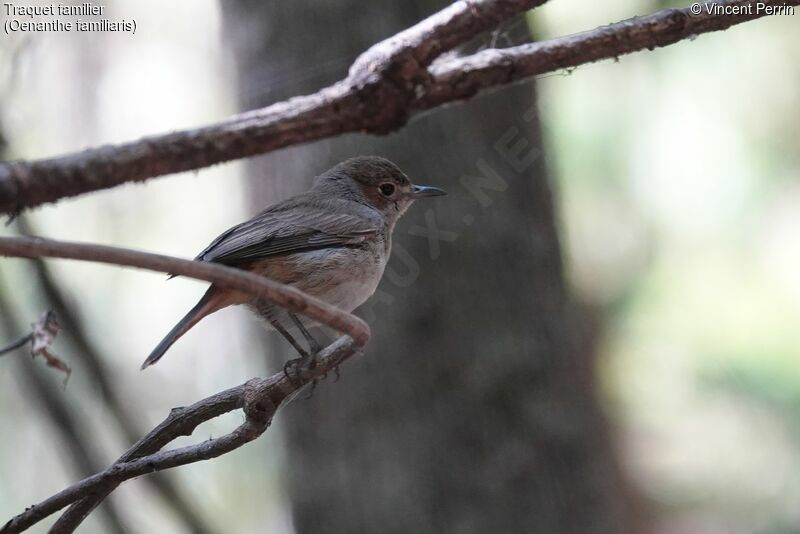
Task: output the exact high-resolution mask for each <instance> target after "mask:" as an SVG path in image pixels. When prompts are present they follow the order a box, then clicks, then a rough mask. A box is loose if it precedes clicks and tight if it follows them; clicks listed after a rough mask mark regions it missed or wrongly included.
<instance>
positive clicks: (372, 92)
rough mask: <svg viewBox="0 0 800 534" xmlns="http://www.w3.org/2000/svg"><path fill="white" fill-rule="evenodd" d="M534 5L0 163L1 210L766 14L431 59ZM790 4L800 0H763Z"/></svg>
mask: <svg viewBox="0 0 800 534" xmlns="http://www.w3.org/2000/svg"><path fill="white" fill-rule="evenodd" d="M544 2H545V0H470V1H460V2H456V3H454V4H452V5H450V6H448V7H447V8H445V9H444V10H442V11H440V12H439V13H437V14H435V15H433V16H431V17H429V18H428V19H426V20H424V21H422V22H420V23H419V24H417V25H415V26H413V27H412V28H410V29H408V30H406V31H404V32H402V33H400V34H398V35H396V36H394V37H392V38H389V39H387V40H386V41H383V42H381V43H379V44H377V45H375V46H373V47H372V48H370V49H369V50H368V51H367V52H365V53H364V54H363V55H362V56H361V57H360V58H358V59H357V60H356V61H355V63H354V64H353V67H352V68H351V69H350V73H349V75H348V76H347V78H345V79H344V80H342V81H340V82H338V83H336V84H334V85H331V86H329V87H326V88H325V89H322V90H320V91H319V92H317V93H314V94H311V95H307V96H301V97H296V98H292V99H290V100H287V101H285V102H280V103H277V104H273V105H271V106H268V107H266V108H263V109H259V110H255V111H252V112H248V113H244V114H241V115H235V116H233V117H230V118H229V119H227V120H225V121H223V122H220V123H218V124H213V125H210V126H206V127H203V128H197V129H190V130H184V131H178V132H174V133H170V134H166V135H160V136H152V137H146V138H144V139H141V140H139V141H134V142H130V143H125V144H121V145H111V146H105V147H100V148H94V149H90V150H86V151H83V152H78V153H75V154H70V155H66V156H61V157H56V158H51V159H43V160H37V161H16V162H7V163H2V164H0V212H6V213H14V212H16V211H18V210H21V209H24V208H29V207H33V206H38V205H41V204H44V203H46V202H53V201H56V200H58V199H61V198H65V197H71V196H76V195H81V194H84V193H88V192H91V191H97V190H100V189H106V188H110V187H114V186H117V185H120V184H123V183H126V182H137V181H143V180H147V179H149V178H152V177H155V176H161V175H165V174H171V173H176V172H182V171H187V170H194V169H199V168H203V167H207V166H211V165H214V164H217V163H222V162H225V161H230V160H233V159H238V158H243V157H248V156H253V155H257V154H264V153H266V152H270V151H273V150H276V149H278V148H283V147H287V146H290V145H297V144H301V143H307V142H310V141H315V140H318V139H323V138H327V137H333V136H336V135H339V134H342V133H347V132H368V133H373V134H384V133H387V132H390V131H393V130H397V129H399V128H401V127H402V126H403V125H404V124H405V123H406V122H407V120H408V119H409V118H410V117H411V116H413V115H415V114H418V113H420V112H423V111H426V110H429V109H432V108H435V107H438V106H440V105H442V104H445V103H447V102H454V101H458V100H464V99H468V98H470V97H472V96H474V95H475V94H477V93H480V92H483V91H486V90H489V89H493V88H497V87H500V86H502V85H505V84H509V83H512V82H515V81H519V80H523V79H525V78H529V77H531V76H535V75H539V74H544V73H547V72H552V71H555V70H558V69H562V68H565V67H575V66H578V65H582V64H585V63H590V62H593V61H598V60H601V59H607V58H615V57H618V56H620V55H623V54H628V53H631V52H635V51H638V50H644V49H653V48H656V47H659V46H666V45H668V44H671V43H675V42H677V41H679V40H681V39H686V38H690V37H693V36H696V35H698V34H701V33H706V32H711V31H718V30H723V29H726V28H729V27H730V26H732V25H734V24H739V23H741V22H745V21H748V20H751V19H754V18H759V17H761V16H765V12H764V11H760V12H759V11H757V10H756V8H755V6H756V4H759V2H756V1H754V0H735V1H732V2H728V4H729V5H735V6H752V9H753V11H752V14H750V15H726V14H717V13H713V12H712V13H708V12H706V11H703V12H702V13H701V14H700V15H692V14H691V13H690V12H689V11H688V10H686V9H683V10H676V9H668V10H663V11H660V12H657V13H655V14H653V15H650V16H647V17H642V18H635V19H631V20H628V21H625V22H621V23H618V24H613V25H611V26H606V27H602V28H598V29H596V30H592V31H589V32H585V33H582V34H578V35H574V36H569V37H561V38H558V39H554V40H551V41H543V42H539V43H534V44H531V45H523V46H520V47H514V48H510V49H503V50H498V49H492V50H484V51H482V52H479V53H477V54H475V55H472V56H468V57H464V58H456V59H449V60H447V61H441V62H439V63H436V64H434V65H433V66H432V68H430V69H429V68H428V67H429V65H430V64H431V62H433V60H435V59H436V58H437V57H439V56H440V55H441V54H442V53H443V52H445V51H447V50H450V49H452V48H454V47H456V46H458V45H460V44H462V43H464V42H466V41H468V40H469V39H470V38H472V37H474V36H475V35H476V34H477V33H480V32H481V31H485V30H488V29H491V28H493V27H494V26H496V25H497V24H499V23H501V22H503V21H504V20H507V19H509V18H511V17H513V16H514V15H517V14H519V13H521V12H523V11H525V10H527V9H530V8H533V7H536V6H538V5H541V4H543V3H544ZM760 3H762V4H764V5H766V6H780V5H787V6H796V5H800V0H787V1H783V0H766V1H764V2H760Z"/></svg>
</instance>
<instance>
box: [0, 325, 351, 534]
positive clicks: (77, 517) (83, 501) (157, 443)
mask: <svg viewBox="0 0 800 534" xmlns="http://www.w3.org/2000/svg"><path fill="white" fill-rule="evenodd" d="M358 350H359V346H358V344H356V343H355V342H354V341H353V340H352V339H351V338H350V337H347V336H342V337H340V338H338V339H337V340H336V341H334V342H333V343H332V344H331V345H329V346H328V347H326V348H325V349H323V350H322V351H321V352H320V354H319V355H318V357H317V360H316V362H312V361H310V360H309V361H305V362H303V363H301V364H300V365H299V366H298V367H297V368H296V369H295V371H294V372H293V373H291V377H288V376H287V375H286V373H283V372H279V373H276V374H275V375H273V376H271V377H270V378H264V379H261V378H256V379H252V380H250V381H248V382H246V383H244V384H241V385H240V386H237V387H234V388H231V389H229V390H226V391H223V392H221V393H218V394H216V395H212V396H211V397H208V398H206V399H203V400H201V401H199V402H196V403H195V404H193V405H191V406H188V407H185V408H175V409H173V410H172V411H171V412H170V414H169V416H168V417H167V418H166V419H165V420H164V421H163V422H162V423H161V424H160V425H158V426H157V427H156V428H155V429H153V430H152V431H151V432H150V433H149V434H148V435H147V436H145V437H144V438H142V439H141V440H140V441H139V442H138V443H137V444H136V445H134V446H133V447H132V448H131V449H130V450H129V451H128V452H126V453H125V454H124V455H122V456H121V457H120V458H119V460H117V461H116V462H115V463H114V464H113V465H112V466H111V467H109V468H108V469H106V470H105V471H103V472H101V473H98V474H96V475H93V476H91V477H88V478H86V479H84V480H81V481H80V482H77V483H75V484H73V485H71V486H69V487H68V488H66V489H64V490H62V491H60V492H58V493H56V494H55V495H53V496H52V497H49V498H48V499H45V500H44V501H42V502H40V503H38V504H35V505H33V506H31V507H29V508H27V509H26V510H25V511H24V512H22V513H21V514H19V515H18V516H16V517H14V518H13V519H11V520H10V521H9V522H8V523H7V524H6V525H5V526H4V527H2V528H0V534H14V533H19V532H22V531H24V530H26V529H28V528H30V527H31V526H32V525H35V524H36V523H38V522H39V521H41V520H42V519H44V518H46V517H47V516H49V515H51V514H53V513H55V512H57V511H58V510H60V509H62V508H64V507H65V506H69V505H70V504H73V503H76V504H74V505H73V507H72V508H70V510H68V511H67V512H65V514H64V515H63V516H62V517H61V518H60V519H59V521H58V522H57V523H56V524H55V525H54V526H53V530H52V532H73V531H74V529H75V528H76V527H77V526H78V525H79V524H80V522H81V521H82V520H83V519H84V518H85V517H86V515H88V513H89V512H90V511H91V510H92V509H93V508H94V507H95V506H96V505H97V503H99V502H101V501H102V500H103V499H104V498H105V497H106V496H107V495H108V494H109V493H111V492H112V491H113V490H114V489H115V488H116V487H118V486H119V485H120V484H121V483H122V482H124V481H125V480H129V479H131V478H135V477H138V476H141V475H145V474H148V473H153V472H156V471H161V470H164V469H170V468H173V467H178V466H181V465H186V464H190V463H194V462H199V461H202V460H208V459H210V458H215V457H217V456H219V455H221V454H225V453H227V452H230V451H232V450H235V449H237V448H239V447H241V446H242V445H244V444H246V443H249V442H250V441H252V440H254V439H256V438H257V437H259V436H260V435H261V434H262V433H263V432H264V431H265V430H266V429H267V428H268V426H269V424H270V423H271V421H272V418H273V416H274V415H275V412H276V411H277V410H278V408H279V407H281V406H282V405H284V404H285V403H287V402H289V401H290V400H291V399H293V398H294V397H295V396H296V394H297V393H298V392H299V391H300V390H301V389H302V388H303V387H305V386H306V385H308V384H309V383H311V382H313V381H314V380H315V379H319V378H320V377H322V376H323V375H325V374H326V373H329V372H331V371H332V370H333V369H334V368H336V367H337V366H338V365H340V364H341V363H342V362H343V361H344V360H345V359H347V358H349V357H350V356H351V355H353V354H355V353H356V352H357V351H358ZM237 409H242V410H243V411H244V414H245V422H244V423H243V424H242V425H240V426H239V427H237V428H236V429H234V430H233V431H232V432H230V433H229V434H226V435H223V436H221V437H219V438H215V439H211V440H207V441H204V442H202V443H199V444H196V445H190V446H188V447H182V448H179V449H173V450H169V451H163V452H159V451H160V450H161V449H162V448H163V447H164V446H166V445H167V444H169V443H170V442H172V441H173V440H175V439H176V438H178V437H180V436H188V435H191V434H192V432H193V431H194V429H195V428H197V427H198V426H199V425H200V424H202V423H204V422H206V421H209V420H211V419H213V418H215V417H218V416H220V415H222V414H225V413H228V412H231V411H234V410H237Z"/></svg>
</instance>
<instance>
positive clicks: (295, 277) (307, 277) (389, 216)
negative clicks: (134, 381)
mask: <svg viewBox="0 0 800 534" xmlns="http://www.w3.org/2000/svg"><path fill="white" fill-rule="evenodd" d="M445 194H446V193H445V192H444V191H442V190H441V189H437V188H435V187H429V186H421V185H414V184H412V183H411V182H410V181H409V179H408V177H407V176H406V175H405V174H403V172H402V171H401V170H400V169H399V168H398V167H397V166H396V165H395V164H394V163H392V162H391V161H389V160H386V159H384V158H380V157H376V156H363V157H357V158H352V159H349V160H347V161H344V162H342V163H340V164H338V165H336V166H335V167H333V168H332V169H329V170H327V171H325V172H324V173H323V174H322V175H320V176H318V177H317V179H316V180H315V182H314V185H313V187H312V188H311V189H310V190H309V191H308V192H306V193H303V194H300V195H297V196H295V197H292V198H289V199H287V200H284V201H283V202H279V203H278V204H275V205H274V206H270V207H269V208H267V209H265V210H264V211H262V212H261V213H259V214H258V215H256V216H255V217H254V218H252V219H250V220H249V221H246V222H243V223H242V224H239V225H237V226H234V227H233V228H231V229H230V230H228V231H227V232H225V233H223V234H222V235H220V236H219V237H218V238H216V239H215V240H214V241H212V242H211V244H210V245H209V246H208V247H206V249H205V250H203V251H202V252H201V253H200V254H199V255H198V256H197V257H196V258H195V259H196V260H199V261H209V262H214V263H221V264H223V265H228V266H231V267H237V268H239V269H245V270H247V271H250V272H253V273H256V274H259V275H262V276H266V277H268V278H271V279H272V280H275V281H278V282H281V283H284V284H287V285H290V286H293V287H295V288H297V289H299V290H301V291H304V292H306V293H308V294H309V295H312V296H315V297H317V298H319V299H321V300H323V301H325V302H328V303H329V304H333V305H334V306H337V307H339V308H341V309H343V310H345V311H347V312H350V311H353V310H354V309H355V308H357V307H358V306H360V305H361V304H363V303H364V302H365V301H366V300H367V299H368V298H369V297H370V296H371V295H372V294H373V293H374V292H375V288H377V287H378V282H379V281H380V279H381V276H383V270H384V267H386V262H387V261H388V259H389V254H390V251H391V247H392V231H393V230H394V227H395V223H397V220H398V219H399V218H400V217H401V216H402V215H403V214H404V213H405V212H406V210H407V209H408V207H409V206H410V205H411V204H412V202H414V201H415V200H417V199H419V198H426V197H434V196H439V195H445ZM236 304H245V305H247V306H249V307H250V308H251V310H252V311H253V312H254V313H256V314H258V315H259V316H261V317H263V318H264V319H266V320H267V321H268V322H269V324H270V325H272V327H273V328H274V329H275V330H277V331H278V332H280V334H281V335H283V337H285V338H286V339H287V341H289V343H291V344H292V346H293V347H294V348H295V349H296V350H297V352H298V353H300V355H301V356H303V357H306V356H309V355H313V354H315V353H316V352H318V351H319V348H320V347H319V344H318V343H317V342H316V341H315V340H314V338H313V337H312V336H311V335H310V334H309V333H308V330H307V327H308V326H310V325H307V324H304V323H303V320H301V319H300V318H299V317H298V316H297V315H296V314H294V313H291V312H289V311H287V310H284V309H282V308H280V307H278V306H276V305H274V304H271V303H269V302H266V301H263V300H259V299H255V298H254V297H252V296H251V295H248V294H245V293H243V292H240V291H235V290H230V289H225V288H221V287H216V286H214V285H212V286H211V287H210V288H209V289H208V291H206V293H205V295H203V297H202V298H201V299H200V301H199V302H198V303H197V305H195V307H194V308H192V309H191V310H190V311H189V313H187V314H186V316H185V317H184V318H183V319H181V320H180V321H179V322H178V324H177V325H175V327H174V328H173V329H172V330H171V331H170V332H169V333H168V334H167V336H166V337H165V338H164V339H163V340H162V341H161V343H159V344H158V346H157V347H156V348H155V349H153V352H152V353H150V356H148V357H147V359H146V360H145V361H144V363H143V364H142V369H144V368H145V367H148V366H150V365H152V364H154V363H155V362H157V361H158V360H159V359H160V358H161V357H162V356H163V355H164V353H165V352H166V351H167V349H169V348H170V346H172V344H173V343H175V341H176V340H177V339H178V338H180V337H181V336H182V335H184V334H185V333H186V332H187V331H188V330H189V329H190V328H192V327H193V326H194V325H196V324H197V323H198V322H199V321H200V320H201V319H202V318H203V317H205V316H207V315H210V314H212V313H214V312H217V311H219V310H221V309H223V308H226V307H228V306H233V305H236ZM287 324H293V325H294V326H295V327H296V328H297V329H298V330H299V331H300V333H301V334H302V335H303V337H305V339H306V341H307V342H308V344H309V349H310V353H309V352H307V351H306V350H305V349H304V348H303V347H302V346H301V345H300V343H298V342H297V340H296V339H295V338H294V336H292V335H291V334H290V333H289V330H288V329H287Z"/></svg>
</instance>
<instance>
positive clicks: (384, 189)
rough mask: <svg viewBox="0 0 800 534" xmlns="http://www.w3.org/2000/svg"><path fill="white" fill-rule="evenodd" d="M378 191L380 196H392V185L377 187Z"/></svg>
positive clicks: (386, 184)
mask: <svg viewBox="0 0 800 534" xmlns="http://www.w3.org/2000/svg"><path fill="white" fill-rule="evenodd" d="M378 189H379V190H380V192H381V195H383V196H385V197H390V196H392V195H393V194H394V184H390V183H385V184H381V185H379V186H378Z"/></svg>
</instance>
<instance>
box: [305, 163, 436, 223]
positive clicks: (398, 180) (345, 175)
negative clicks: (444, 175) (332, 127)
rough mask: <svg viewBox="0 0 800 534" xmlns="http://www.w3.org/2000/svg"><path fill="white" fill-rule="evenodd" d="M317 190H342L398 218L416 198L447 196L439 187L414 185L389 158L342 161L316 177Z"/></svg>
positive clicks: (393, 218) (391, 216) (391, 217)
mask: <svg viewBox="0 0 800 534" xmlns="http://www.w3.org/2000/svg"><path fill="white" fill-rule="evenodd" d="M315 188H317V189H328V188H331V189H333V190H341V191H343V192H346V194H347V195H348V196H351V197H352V198H353V200H357V201H359V202H362V203H365V204H368V205H370V206H372V207H374V208H375V209H377V210H379V211H380V212H382V213H383V214H384V216H386V217H388V218H390V219H391V220H396V219H397V218H399V217H400V216H401V215H403V213H405V212H406V210H407V209H408V207H409V206H410V205H411V204H412V203H413V202H414V201H415V200H417V199H420V198H428V197H436V196H441V195H446V194H447V193H446V192H444V191H442V190H441V189H438V188H436V187H430V186H426V185H414V184H413V183H411V181H410V180H409V179H408V176H406V175H405V174H404V173H403V171H401V170H400V168H399V167H398V166H397V165H395V164H394V163H392V162H391V161H389V160H388V159H386V158H381V157H378V156H359V157H355V158H351V159H348V160H345V161H343V162H342V163H340V164H338V165H336V166H335V167H333V168H331V169H329V170H328V171H326V172H325V173H324V174H322V175H321V176H319V177H318V178H317V183H316V184H315Z"/></svg>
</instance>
